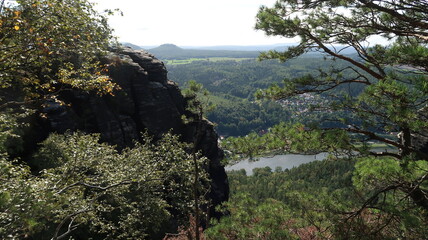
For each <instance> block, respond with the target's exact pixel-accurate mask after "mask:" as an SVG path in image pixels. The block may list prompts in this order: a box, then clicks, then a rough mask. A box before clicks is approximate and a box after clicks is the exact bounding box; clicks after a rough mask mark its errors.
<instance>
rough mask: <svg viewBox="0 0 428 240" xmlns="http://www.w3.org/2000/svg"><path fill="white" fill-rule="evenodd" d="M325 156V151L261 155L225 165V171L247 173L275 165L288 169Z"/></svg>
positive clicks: (274, 166) (273, 168)
mask: <svg viewBox="0 0 428 240" xmlns="http://www.w3.org/2000/svg"><path fill="white" fill-rule="evenodd" d="M326 157H327V153H319V154H316V155H302V154H286V155H277V156H273V157H261V158H260V159H259V160H258V161H249V160H248V159H247V160H242V161H240V162H238V163H236V164H234V165H230V166H226V171H231V170H240V169H245V171H246V172H247V175H251V174H253V169H254V168H264V167H270V168H272V170H275V168H277V167H281V168H282V169H290V168H293V167H297V166H299V165H301V164H304V163H309V162H313V161H317V160H323V159H325V158H326Z"/></svg>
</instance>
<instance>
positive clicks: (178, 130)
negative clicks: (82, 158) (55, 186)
mask: <svg viewBox="0 0 428 240" xmlns="http://www.w3.org/2000/svg"><path fill="white" fill-rule="evenodd" d="M115 51H116V52H115V53H112V54H111V55H110V56H109V57H108V61H109V62H110V63H112V64H111V65H112V66H111V67H110V68H109V73H110V76H111V77H112V79H113V80H114V81H115V82H117V83H118V84H119V86H120V87H121V90H119V91H117V92H116V93H115V96H102V97H101V96H97V95H95V94H87V93H82V92H78V91H67V92H64V93H63V94H62V95H61V96H60V97H61V99H62V100H63V101H64V102H66V103H69V104H67V105H60V104H58V103H55V102H50V103H48V104H47V107H46V108H45V109H44V110H43V111H44V114H45V116H46V119H47V120H46V121H45V125H46V128H48V131H49V132H59V133H62V132H65V131H66V130H72V131H73V130H81V131H85V132H88V133H100V134H101V139H102V140H103V141H105V142H108V143H110V144H114V145H117V146H119V147H125V146H130V145H131V144H132V143H133V141H138V140H139V139H140V134H141V132H143V131H148V132H149V133H150V134H152V135H153V136H155V137H160V136H161V135H162V134H163V133H166V132H168V131H170V130H171V129H172V131H173V133H175V134H179V135H180V136H181V137H182V139H183V140H184V141H187V142H191V141H192V140H193V136H194V133H195V131H196V125H195V124H194V125H192V124H187V125H186V124H184V123H183V121H182V118H181V116H182V115H186V114H189V113H188V112H187V111H186V100H185V99H184V98H183V96H182V95H181V92H180V90H179V88H178V86H177V85H176V84H175V83H174V82H172V81H169V80H168V78H167V70H166V68H165V66H164V64H163V63H162V62H161V61H159V60H158V59H156V58H155V57H154V56H153V55H151V54H149V53H148V52H146V51H134V50H132V49H130V48H125V49H121V50H115ZM199 142H200V144H199V146H197V147H198V149H200V150H202V153H203V155H204V156H206V157H207V158H208V159H209V160H210V161H209V165H208V166H207V168H208V169H207V171H208V173H209V175H210V177H211V179H212V187H211V193H210V198H211V201H212V204H213V206H216V205H218V204H220V203H221V202H224V201H226V200H227V199H228V195H229V186H228V181H227V176H226V173H225V170H224V167H223V166H222V165H221V163H220V161H221V160H222V158H223V151H222V150H221V149H220V148H219V147H218V144H217V134H216V132H215V131H214V128H213V126H212V124H210V123H209V122H207V121H204V122H203V123H202V137H201V140H200V141H199ZM212 214H214V217H216V215H215V213H214V212H213V213H212Z"/></svg>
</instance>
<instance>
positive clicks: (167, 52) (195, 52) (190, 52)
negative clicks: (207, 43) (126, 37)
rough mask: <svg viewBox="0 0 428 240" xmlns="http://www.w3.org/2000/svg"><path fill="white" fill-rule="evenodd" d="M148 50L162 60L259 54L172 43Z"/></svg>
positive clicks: (254, 55) (242, 56)
mask: <svg viewBox="0 0 428 240" xmlns="http://www.w3.org/2000/svg"><path fill="white" fill-rule="evenodd" d="M148 51H149V52H150V53H152V54H154V55H155V56H156V57H157V58H159V59H163V60H167V59H188V58H212V57H227V58H256V57H258V56H259V54H260V52H259V51H232V50H202V49H184V48H180V47H178V46H176V45H174V44H163V45H161V46H159V47H156V48H152V49H148Z"/></svg>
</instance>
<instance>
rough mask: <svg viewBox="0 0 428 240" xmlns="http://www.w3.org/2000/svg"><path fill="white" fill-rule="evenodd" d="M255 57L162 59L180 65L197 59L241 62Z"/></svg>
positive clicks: (167, 62) (169, 63) (166, 62)
mask: <svg viewBox="0 0 428 240" xmlns="http://www.w3.org/2000/svg"><path fill="white" fill-rule="evenodd" d="M252 59H255V58H230V57H210V58H188V59H173V60H162V61H163V62H164V63H165V64H167V65H180V64H190V63H192V62H195V61H207V62H209V61H211V62H220V61H235V62H240V61H244V60H252Z"/></svg>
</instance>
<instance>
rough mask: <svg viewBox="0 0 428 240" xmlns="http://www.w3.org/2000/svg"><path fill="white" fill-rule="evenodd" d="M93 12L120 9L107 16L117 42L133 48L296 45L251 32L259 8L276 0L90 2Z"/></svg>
mask: <svg viewBox="0 0 428 240" xmlns="http://www.w3.org/2000/svg"><path fill="white" fill-rule="evenodd" d="M91 1H92V2H96V3H97V6H96V9H97V10H103V9H106V8H109V9H115V8H120V10H121V11H122V12H123V14H124V16H123V17H121V16H115V17H111V19H110V25H111V26H112V27H113V28H114V29H115V35H116V36H118V37H119V39H120V41H123V42H131V43H134V44H137V45H144V46H148V45H160V44H164V43H173V44H176V45H180V46H214V45H263V44H273V43H289V42H296V41H293V40H291V39H285V38H279V37H276V38H274V37H267V36H265V34H264V33H263V32H262V31H256V30H254V25H255V22H256V19H255V16H256V14H257V12H258V9H259V7H260V6H261V5H267V6H273V4H274V3H275V1H276V0H91Z"/></svg>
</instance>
